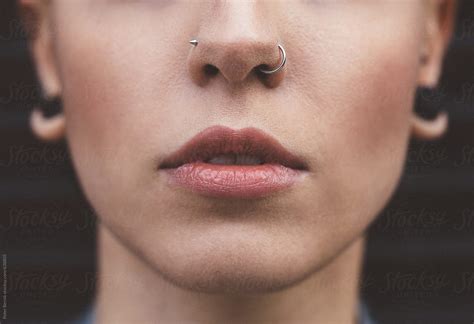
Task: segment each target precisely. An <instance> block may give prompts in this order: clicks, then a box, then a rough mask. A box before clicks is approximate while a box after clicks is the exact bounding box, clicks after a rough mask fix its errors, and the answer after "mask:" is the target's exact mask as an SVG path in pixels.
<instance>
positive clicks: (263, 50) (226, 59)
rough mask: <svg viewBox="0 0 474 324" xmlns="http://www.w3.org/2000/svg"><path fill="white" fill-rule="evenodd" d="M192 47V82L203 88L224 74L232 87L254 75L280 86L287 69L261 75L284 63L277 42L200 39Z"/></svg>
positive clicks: (189, 60) (190, 69)
mask: <svg viewBox="0 0 474 324" xmlns="http://www.w3.org/2000/svg"><path fill="white" fill-rule="evenodd" d="M192 45H194V46H192V47H193V48H192V49H191V53H190V54H189V58H188V69H189V73H190V76H191V79H192V80H193V81H194V82H195V83H196V84H198V85H200V86H203V85H205V84H207V83H208V82H209V80H210V79H212V78H213V77H216V76H218V75H222V76H223V78H224V79H225V80H226V81H227V82H228V83H229V84H237V83H243V82H244V81H245V80H247V79H249V78H251V77H252V76H254V77H258V78H259V79H260V80H262V81H263V82H264V83H265V84H266V85H268V86H276V84H277V83H279V82H280V81H281V80H282V77H283V74H284V69H281V70H279V71H278V72H276V73H274V74H264V73H262V72H260V69H265V70H268V69H273V68H275V67H278V65H279V64H280V63H281V54H280V50H279V48H278V42H277V41H274V40H268V41H267V40H265V41H262V40H254V39H239V40H234V41H202V40H199V41H198V42H197V44H196V43H194V44H192Z"/></svg>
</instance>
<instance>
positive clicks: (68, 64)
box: [48, 0, 427, 291]
mask: <svg viewBox="0 0 474 324" xmlns="http://www.w3.org/2000/svg"><path fill="white" fill-rule="evenodd" d="M48 12H49V14H50V15H51V16H50V17H51V22H52V35H53V47H54V49H53V52H54V60H53V62H54V73H56V75H57V79H58V80H59V81H58V83H60V85H61V96H62V98H63V102H64V113H65V117H66V137H67V141H68V144H69V146H70V150H71V154H72V157H73V162H74V165H75V168H76V170H77V172H78V175H79V179H80V182H81V185H82V186H83V189H84V191H85V194H86V196H87V197H88V199H89V201H90V202H91V204H92V206H93V207H94V208H95V210H96V211H97V214H98V216H99V218H100V221H101V223H102V225H103V226H104V227H105V228H106V229H107V230H108V231H110V232H111V233H113V234H114V235H115V237H116V238H117V239H118V240H119V241H120V242H121V243H123V244H124V245H125V246H127V247H128V248H129V249H130V250H131V251H133V253H135V254H136V255H138V256H139V257H140V258H142V259H143V260H144V261H145V262H147V263H148V264H149V265H151V266H152V267H153V268H155V269H156V270H157V271H158V272H160V273H161V274H163V275H164V276H165V277H166V278H167V279H168V280H171V281H173V282H175V283H177V284H179V285H181V286H183V287H187V288H191V289H200V290H204V291H223V290H232V289H239V290H242V289H246V290H249V291H255V290H272V289H274V290H275V289H279V288H282V287H285V286H287V285H289V284H292V283H295V282H297V281H298V280H300V279H302V278H304V277H305V276H307V275H309V274H310V273H312V272H314V271H315V270H316V269H318V268H320V267H322V266H323V265H325V264H326V263H327V262H328V261H329V260H331V259H332V258H333V257H335V256H336V255H338V253H340V252H341V251H343V249H345V248H346V247H347V246H348V245H349V244H350V243H352V242H353V241H354V240H356V239H357V238H359V237H361V236H362V235H363V232H364V230H365V229H366V228H367V227H368V225H369V223H370V222H371V221H372V220H373V219H374V218H375V217H376V215H377V214H378V213H379V212H380V211H381V209H382V208H383V207H384V205H385V204H386V203H387V201H388V200H389V198H390V196H391V194H392V193H393V192H394V190H395V189H396V187H397V184H398V181H399V178H400V175H401V172H402V169H403V165H404V160H405V153H406V149H407V143H408V140H409V137H410V133H411V124H410V120H411V118H412V102H413V100H414V92H415V89H416V87H417V86H418V84H419V79H420V71H421V63H420V56H421V53H422V50H423V48H422V44H423V40H424V37H425V28H426V16H427V10H426V8H425V2H423V1H399V0H394V1H391V0H378V1H372V0H367V1H364V0H339V1H333V0H291V1H290V0H281V1H276V0H272V1H270V0H263V1H242V0H236V1H226V2H224V1H189V0H166V1H165V0H133V1H130V0H127V1H126V0H107V1H106V0H68V1H53V2H52V3H51V7H50V8H49V9H48ZM193 38H197V39H198V40H200V43H199V44H198V46H196V47H193V46H191V45H190V44H189V40H191V39H193ZM277 43H281V44H282V45H283V46H284V48H285V50H286V53H287V56H288V61H287V63H286V66H285V67H284V69H283V70H282V71H281V72H280V73H277V74H275V75H273V76H270V77H267V78H261V77H260V76H258V75H257V74H256V73H255V70H252V69H251V68H253V67H255V62H256V61H255V60H254V59H253V61H252V58H255V55H256V54H255V53H256V52H254V51H257V52H258V51H259V50H261V49H262V48H264V47H258V46H257V44H267V45H268V44H273V45H272V46H273V48H274V49H273V50H268V48H269V45H268V46H267V49H266V51H267V52H266V53H273V52H272V51H274V56H273V57H272V58H271V61H272V62H275V63H277V62H278V48H277V47H276V44H277ZM262 51H263V50H262ZM261 54H262V55H263V52H262V53H261ZM269 60H270V59H269ZM235 62H237V63H235ZM206 64H212V65H215V66H216V67H217V68H218V69H219V71H218V73H217V74H213V75H210V74H206V73H205V72H202V71H203V70H202V69H201V68H202V67H203V66H204V65H206ZM232 64H234V65H232ZM196 67H197V68H196ZM231 67H233V68H231ZM51 70H53V68H51ZM214 125H223V126H228V127H231V128H234V129H240V128H246V127H255V128H259V129H261V130H263V131H265V132H266V133H268V134H271V135H272V136H274V137H275V138H276V139H278V141H280V143H281V144H282V145H283V146H285V147H286V148H287V149H288V150H290V151H291V152H292V153H294V154H295V155H298V156H299V157H301V158H302V159H304V161H305V162H306V163H307V165H308V170H307V172H306V176H305V177H304V178H302V180H301V181H299V182H297V183H295V184H294V185H293V186H291V187H290V188H288V189H285V190H281V191H278V192H277V193H276V194H273V195H268V196H265V197H263V198H259V199H227V198H222V199H216V198H212V197H206V196H204V195H202V194H199V193H195V192H191V191H189V190H184V189H182V188H178V187H174V186H171V185H170V184H169V183H168V181H167V175H166V174H165V172H163V170H159V169H158V168H157V166H158V165H159V164H160V163H161V162H162V161H163V160H164V159H165V158H166V157H167V156H169V155H170V154H171V153H172V152H174V151H175V150H177V149H178V148H179V147H180V146H181V145H182V144H184V143H185V142H187V141H188V140H189V139H190V138H192V137H193V136H194V135H196V134H197V133H198V132H200V131H202V130H203V129H205V128H207V127H210V126H214Z"/></svg>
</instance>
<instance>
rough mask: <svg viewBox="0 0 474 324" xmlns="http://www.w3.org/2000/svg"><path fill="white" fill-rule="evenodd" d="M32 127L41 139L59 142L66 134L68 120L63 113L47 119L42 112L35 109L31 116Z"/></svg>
mask: <svg viewBox="0 0 474 324" xmlns="http://www.w3.org/2000/svg"><path fill="white" fill-rule="evenodd" d="M30 127H31V130H32V131H33V133H34V134H35V135H36V136H37V137H38V138H39V139H41V140H43V141H48V142H49V141H57V140H59V139H61V138H63V136H64V134H65V131H66V118H65V116H64V113H62V112H61V113H59V114H57V115H55V116H53V117H46V116H44V114H43V112H42V111H40V110H39V109H38V108H34V109H33V111H32V112H31V115H30Z"/></svg>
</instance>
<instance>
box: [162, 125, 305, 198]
mask: <svg viewBox="0 0 474 324" xmlns="http://www.w3.org/2000/svg"><path fill="white" fill-rule="evenodd" d="M221 154H242V155H244V154H245V155H252V156H257V157H259V158H260V159H261V160H263V162H264V163H263V164H259V165H223V164H211V163H207V162H206V161H207V160H209V159H210V158H212V157H215V156H217V155H221ZM159 169H160V170H162V171H164V172H165V173H166V174H167V175H168V184H170V185H172V186H178V187H182V188H185V189H188V190H190V191H192V192H196V193H199V194H202V195H205V196H210V197H218V198H258V197H263V196H266V195H268V194H270V193H273V192H276V191H280V190H282V189H285V188H289V187H290V186H292V185H293V184H294V183H296V182H297V180H298V179H300V177H301V176H302V175H303V173H305V172H306V171H307V170H308V167H307V165H306V163H305V162H304V161H303V160H302V159H301V158H299V157H297V156H295V155H294V154H292V153H290V152H289V151H288V150H287V149H286V148H284V147H283V146H282V145H281V144H280V143H279V142H278V141H277V140H276V139H274V138H273V137H271V136H270V135H268V134H266V133H264V132H263V131H261V130H259V129H256V128H252V127H249V128H244V129H241V130H233V129H231V128H228V127H224V126H213V127H209V128H206V129H205V130H203V131H201V132H200V133H198V134H197V135H196V136H194V137H193V138H192V139H191V140H189V141H188V142H186V143H185V144H184V145H183V146H182V147H181V148H180V149H178V150H177V151H176V152H174V153H173V154H171V155H170V156H169V157H167V158H166V159H165V160H164V161H163V162H162V163H161V164H160V166H159Z"/></svg>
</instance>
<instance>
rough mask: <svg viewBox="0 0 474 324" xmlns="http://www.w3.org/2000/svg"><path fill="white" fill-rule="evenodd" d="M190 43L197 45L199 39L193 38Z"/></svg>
mask: <svg viewBox="0 0 474 324" xmlns="http://www.w3.org/2000/svg"><path fill="white" fill-rule="evenodd" d="M189 43H190V44H191V45H193V46H197V44H198V41H197V39H193V40H190V41H189Z"/></svg>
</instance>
